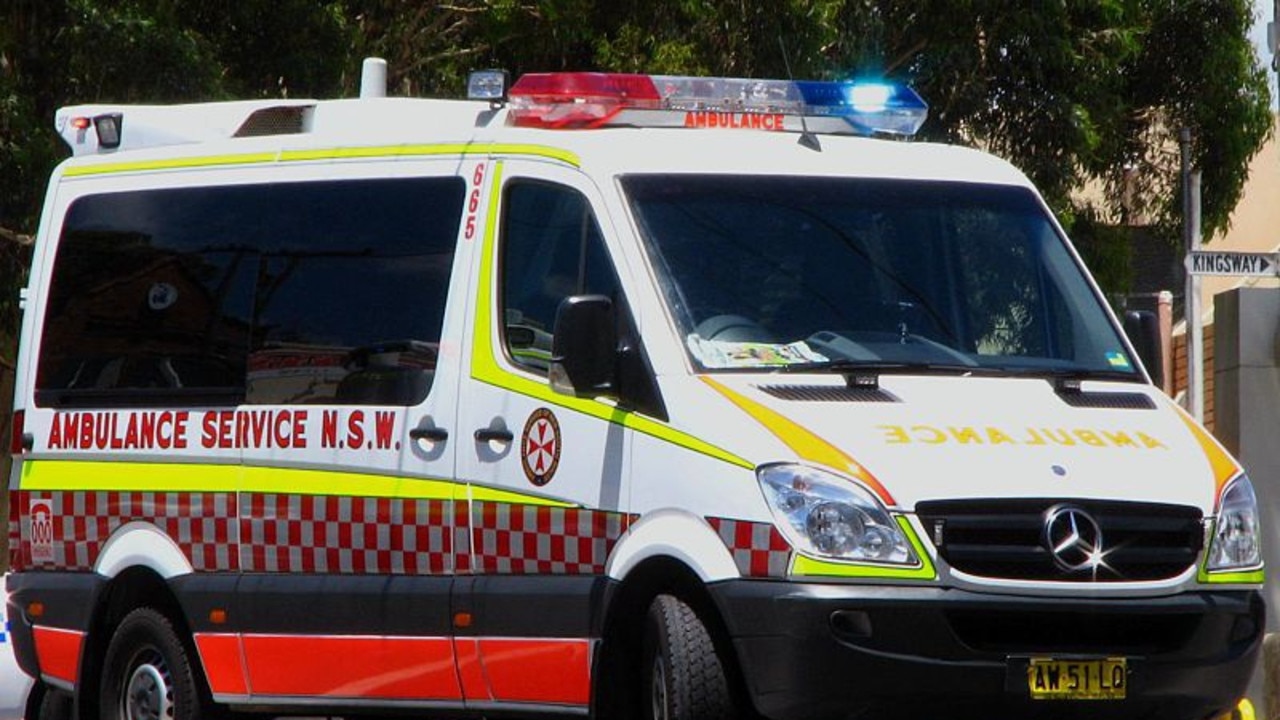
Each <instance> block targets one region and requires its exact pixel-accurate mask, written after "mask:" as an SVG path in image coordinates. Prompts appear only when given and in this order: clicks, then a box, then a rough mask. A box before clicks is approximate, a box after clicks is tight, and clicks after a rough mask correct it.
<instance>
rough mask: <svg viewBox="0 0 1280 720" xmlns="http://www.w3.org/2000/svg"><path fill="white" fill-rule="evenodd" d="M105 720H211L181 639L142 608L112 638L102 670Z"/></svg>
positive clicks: (170, 626) (165, 621)
mask: <svg viewBox="0 0 1280 720" xmlns="http://www.w3.org/2000/svg"><path fill="white" fill-rule="evenodd" d="M99 717H100V718H101V720H200V718H202V717H207V714H206V713H205V708H204V707H203V703H201V701H200V696H199V691H198V690H197V685H196V681H195V677H194V674H193V672H192V668H191V662H190V660H189V659H188V657H187V651H186V649H185V648H184V647H183V645H182V640H181V639H179V637H178V634H177V633H176V632H174V629H173V624H172V623H170V622H169V620H168V618H166V617H165V616H164V615H161V614H160V613H158V612H156V611H155V610H152V609H150V608H139V609H137V610H134V611H133V612H131V613H129V614H128V615H127V616H125V619H124V620H123V621H122V622H121V623H120V626H119V627H118V628H117V629H116V632H115V635H113V636H112V637H111V643H110V645H108V646H107V655H106V660H105V662H104V663H103V670H102V703H101V705H100V707H99Z"/></svg>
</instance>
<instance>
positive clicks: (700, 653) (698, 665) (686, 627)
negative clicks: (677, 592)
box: [643, 595, 734, 720]
mask: <svg viewBox="0 0 1280 720" xmlns="http://www.w3.org/2000/svg"><path fill="white" fill-rule="evenodd" d="M643 658H644V668H645V673H644V677H645V688H647V692H646V693H645V695H644V698H645V700H644V706H645V707H646V708H647V712H646V715H645V717H646V718H648V720H728V718H732V717H734V712H733V696H732V693H731V692H730V688H729V680H728V676H727V674H726V672H725V666H724V663H723V662H722V660H721V658H720V656H719V654H717V652H716V648H715V643H714V642H713V641H712V639H711V634H710V633H709V632H707V628H706V625H704V624H703V623H702V620H701V619H699V618H698V615H697V614H696V613H695V612H694V611H693V608H691V607H689V606H688V605H687V604H685V603H684V602H683V601H681V600H680V599H678V598H676V597H674V596H672V595H659V596H658V597H657V598H655V599H654V601H653V604H651V605H650V606H649V613H648V616H647V617H646V623H645V635H644V654H643Z"/></svg>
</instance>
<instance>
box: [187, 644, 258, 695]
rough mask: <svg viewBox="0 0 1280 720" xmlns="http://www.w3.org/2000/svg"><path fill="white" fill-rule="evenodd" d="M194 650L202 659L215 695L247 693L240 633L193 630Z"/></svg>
mask: <svg viewBox="0 0 1280 720" xmlns="http://www.w3.org/2000/svg"><path fill="white" fill-rule="evenodd" d="M195 640H196V650H197V651H198V652H199V653H200V661H201V662H202V663H204V676H205V677H206V678H208V680H209V689H210V690H212V691H213V694H214V695H248V694H249V684H248V681H247V680H246V679H245V672H244V662H243V659H244V655H243V654H242V653H241V651H240V637H239V636H238V635H227V634H221V633H196V636H195Z"/></svg>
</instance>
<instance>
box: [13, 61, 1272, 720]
mask: <svg viewBox="0 0 1280 720" xmlns="http://www.w3.org/2000/svg"><path fill="white" fill-rule="evenodd" d="M371 67H372V68H373V69H374V70H375V71H376V68H377V66H376V65H373V66H371ZM370 74H371V75H376V72H371V73H370ZM473 87H474V90H475V93H474V95H475V96H478V97H479V98H480V99H478V100H471V101H444V100H422V99H406V98H386V97H379V95H380V94H381V93H379V92H378V89H377V86H376V84H375V85H371V86H370V89H369V90H368V92H367V93H366V94H367V95H368V97H362V98H360V99H350V100H336V101H310V100H279V101H274V100H267V101H256V102H248V103H210V104H198V105H185V106H170V107H156V106H81V107H72V108H66V109H64V110H63V111H61V112H60V113H59V114H58V116H57V126H58V130H59V132H60V133H61V134H62V137H63V138H64V139H65V140H66V141H67V142H68V144H69V145H70V146H71V148H72V149H73V150H74V154H75V157H73V158H71V159H69V160H68V161H66V162H65V163H63V164H62V165H61V166H60V167H59V168H58V169H57V171H56V172H55V173H54V175H53V178H52V179H51V181H50V185H49V192H48V199H47V203H46V205H45V211H44V216H43V219H42V220H41V224H40V227H39V234H38V241H37V249H36V252H35V259H34V264H33V268H32V273H31V280H30V284H29V286H28V287H27V288H26V291H25V294H24V295H23V298H24V302H25V315H24V320H23V331H22V338H21V356H20V359H19V365H18V378H17V388H18V390H17V395H16V398H15V403H14V407H15V410H16V422H15V429H14V433H13V438H12V447H13V451H14V454H15V456H16V464H15V469H14V471H13V474H12V477H11V478H10V485H9V488H10V493H9V497H10V508H11V522H10V545H11V548H12V557H11V563H12V567H13V573H12V574H11V575H10V576H9V580H8V588H9V591H10V593H11V596H10V599H9V603H10V617H11V618H12V626H13V627H12V631H13V632H12V634H13V642H14V645H15V647H16V649H17V654H18V660H19V663H20V664H21V666H22V668H23V669H24V670H25V671H26V672H27V673H29V674H30V675H32V676H33V677H35V678H37V680H38V683H37V685H36V690H35V692H36V693H37V695H36V697H35V700H33V703H32V706H33V707H38V709H39V710H40V711H41V712H45V713H48V715H56V714H57V713H59V712H67V711H69V709H70V708H71V707H72V706H74V708H75V710H76V712H78V716H79V717H81V718H88V717H97V718H103V719H104V720H107V719H110V720H146V719H150V718H176V720H194V719H196V718H208V717H217V716H222V715H223V714H224V713H225V712H227V711H234V712H238V713H263V714H266V715H269V716H271V715H286V714H309V715H362V714H382V715H391V714H397V713H400V714H416V715H419V716H422V715H450V716H452V715H459V714H461V715H469V716H485V717H489V716H510V715H528V716H539V715H554V716H589V717H595V718H632V717H637V718H661V719H668V718H670V719H682V720H689V719H698V720H710V719H718V718H730V717H756V716H763V717H767V718H778V719H782V718H853V717H859V718H861V717H874V718H891V717H911V718H920V717H928V718H944V717H978V716H981V717H1001V718H1017V717H1040V716H1047V717H1059V718H1066V717H1080V718H1084V717H1088V718H1106V717H1117V718H1119V717H1123V718H1142V717H1158V718H1161V719H1162V720H1175V719H1186V720H1191V719H1193V718H1205V717H1208V716H1211V715H1213V714H1215V713H1218V712H1221V711H1222V710H1224V709H1226V708H1229V707H1231V706H1232V705H1234V704H1235V702H1236V700H1237V699H1238V698H1239V697H1241V695H1242V694H1243V692H1244V689H1245V685H1246V681H1247V679H1248V678H1249V676H1250V673H1251V671H1252V669H1253V665H1254V661H1255V658H1256V656H1257V654H1258V649H1259V643H1260V638H1261V634H1262V631H1263V616H1264V608H1263V602H1262V599H1261V597H1260V594H1259V588H1260V585H1261V583H1262V582H1263V563H1262V559H1261V557H1260V556H1259V542H1258V531H1259V528H1258V520H1257V512H1256V501H1255V497H1254V490H1253V488H1252V487H1251V485H1250V481H1249V479H1248V478H1247V477H1246V476H1245V474H1244V473H1243V472H1242V469H1241V467H1240V465H1239V464H1238V463H1237V462H1236V461H1235V460H1233V459H1232V458H1231V457H1230V456H1229V455H1228V454H1227V453H1226V452H1225V451H1224V450H1223V449H1222V447H1221V446H1220V445H1219V444H1218V443H1217V442H1216V441H1215V440H1214V439H1213V438H1212V437H1211V436H1210V435H1208V434H1207V433H1206V432H1205V431H1204V430H1203V429H1201V428H1200V427H1199V426H1198V425H1196V423H1195V422H1193V421H1192V420H1191V419H1190V418H1189V417H1188V416H1187V415H1185V414H1184V413H1183V412H1181V411H1180V410H1179V409H1178V408H1177V407H1175V405H1174V404H1173V403H1172V402H1170V400H1169V399H1167V398H1166V397H1165V396H1163V395H1162V394H1161V393H1160V391H1159V390H1158V389H1157V388H1156V387H1154V386H1153V385H1152V384H1151V382H1150V379H1149V377H1148V374H1147V373H1146V372H1145V371H1144V370H1143V366H1142V364H1141V362H1140V360H1139V359H1138V355H1137V353H1136V352H1135V349H1134V345H1132V344H1131V343H1130V341H1129V340H1127V339H1126V336H1125V334H1124V333H1123V332H1122V330H1121V327H1120V325H1119V324H1118V323H1117V319H1116V318H1115V317H1114V316H1113V314H1112V313H1111V311H1110V310H1109V309H1108V306H1107V304H1106V303H1105V302H1104V299H1103V297H1102V295H1101V294H1100V293H1099V290H1098V288H1097V287H1096V286H1095V285H1094V283H1093V282H1092V281H1091V280H1090V279H1089V276H1088V274H1087V273H1086V271H1085V268H1084V267H1083V265H1082V264H1081V261H1080V259H1079V257H1078V256H1077V255H1076V253H1075V252H1074V250H1073V249H1072V247H1071V245H1070V244H1069V242H1068V241H1067V239H1066V237H1065V236H1064V234H1063V232H1062V229H1061V228H1060V227H1059V226H1058V224H1057V223H1056V222H1055V220H1054V218H1053V216H1052V215H1051V213H1050V211H1049V210H1048V208H1047V207H1046V206H1045V203H1044V202H1043V201H1042V200H1041V198H1040V197H1039V196H1038V195H1037V193H1036V191H1035V190H1034V189H1033V188H1032V187H1031V185H1030V184H1029V183H1028V181H1027V179H1026V178H1025V177H1024V176H1023V175H1022V174H1021V173H1019V172H1018V171H1017V170H1015V169H1014V168H1012V167H1011V166H1010V165H1008V164H1007V163H1005V162H1002V161H1001V160H998V159H996V158H994V157H991V156H989V155H986V154H984V153H981V152H977V151H974V150H970V149H964V148H958V147H945V146H939V145H934V144H927V143H921V142H912V141H911V140H910V136H911V135H912V134H913V133H914V132H915V131H916V130H917V129H918V127H919V126H920V124H921V122H923V120H924V117H925V112H926V107H925V104H924V103H923V102H922V101H921V100H920V99H919V97H918V96H916V95H915V94H914V93H913V92H911V91H910V90H909V89H907V88H905V87H901V86H895V85H866V84H856V83H825V82H790V81H761V80H741V79H725V78H694V77H670V76H643V75H615V74H595V73H555V74H541V75H526V76H524V77H522V78H520V79H519V81H518V82H516V83H515V84H514V85H513V86H511V87H510V88H509V89H508V88H507V87H506V83H505V81H504V79H503V77H502V75H501V74H497V73H490V74H482V75H477V76H476V77H475V78H474V83H473ZM1143 337H1144V338H1147V337H1148V336H1143ZM48 715H46V716H48Z"/></svg>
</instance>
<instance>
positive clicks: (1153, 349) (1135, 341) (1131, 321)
mask: <svg viewBox="0 0 1280 720" xmlns="http://www.w3.org/2000/svg"><path fill="white" fill-rule="evenodd" d="M1124 334H1125V335H1128V336H1129V342H1130V343H1131V344H1132V345H1133V349H1134V350H1136V351H1137V352H1138V359H1139V360H1141V361H1142V365H1143V367H1145V368H1146V369H1147V374H1149V375H1150V376H1151V382H1153V383H1155V384H1156V385H1162V384H1163V383H1164V358H1163V357H1162V356H1161V349H1160V320H1159V318H1158V317H1156V314H1155V313H1153V312H1151V311H1150V310H1130V311H1128V312H1126V313H1125V314H1124Z"/></svg>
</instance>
